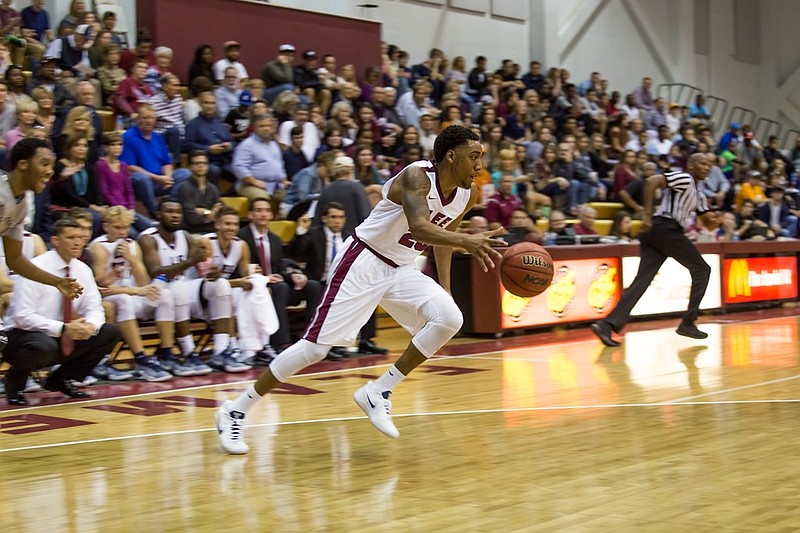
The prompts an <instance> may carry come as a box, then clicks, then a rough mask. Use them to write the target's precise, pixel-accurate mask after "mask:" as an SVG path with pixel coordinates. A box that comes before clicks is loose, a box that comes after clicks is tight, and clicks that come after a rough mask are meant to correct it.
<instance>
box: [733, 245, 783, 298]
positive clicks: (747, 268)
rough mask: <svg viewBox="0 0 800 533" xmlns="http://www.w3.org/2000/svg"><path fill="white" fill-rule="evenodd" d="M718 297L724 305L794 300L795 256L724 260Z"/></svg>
mask: <svg viewBox="0 0 800 533" xmlns="http://www.w3.org/2000/svg"><path fill="white" fill-rule="evenodd" d="M722 297H723V302H724V303H726V304H738V303H744V302H765V301H769V300H786V299H790V298H797V257H796V256H779V257H741V258H736V259H725V260H724V261H723V266H722Z"/></svg>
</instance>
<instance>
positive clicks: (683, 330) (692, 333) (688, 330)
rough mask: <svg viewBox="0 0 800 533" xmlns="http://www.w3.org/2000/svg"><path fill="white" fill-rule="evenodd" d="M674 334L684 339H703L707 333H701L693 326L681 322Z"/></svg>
mask: <svg viewBox="0 0 800 533" xmlns="http://www.w3.org/2000/svg"><path fill="white" fill-rule="evenodd" d="M675 332H676V333H677V334H678V335H683V336H684V337H691V338H693V339H705V338H707V337H708V333H706V332H705V331H701V330H700V329H698V328H697V326H695V325H694V324H687V323H685V322H681V325H680V326H678V329H676V330H675Z"/></svg>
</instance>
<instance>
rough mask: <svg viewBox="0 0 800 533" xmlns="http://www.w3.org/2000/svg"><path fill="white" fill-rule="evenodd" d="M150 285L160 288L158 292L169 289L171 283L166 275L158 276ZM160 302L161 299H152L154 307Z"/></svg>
mask: <svg viewBox="0 0 800 533" xmlns="http://www.w3.org/2000/svg"><path fill="white" fill-rule="evenodd" d="M150 284H151V285H153V286H154V287H158V290H160V291H163V290H164V289H166V288H167V285H169V282H168V281H167V276H165V275H164V274H159V275H158V276H156V277H154V278H153V281H152V282H151V283H150ZM159 300H160V298H159V299H156V300H153V299H152V298H151V299H150V303H151V304H153V305H158V302H159Z"/></svg>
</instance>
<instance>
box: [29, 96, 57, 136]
mask: <svg viewBox="0 0 800 533" xmlns="http://www.w3.org/2000/svg"><path fill="white" fill-rule="evenodd" d="M31 96H32V97H33V101H34V102H35V103H36V123H37V124H39V125H40V126H42V127H44V129H45V132H47V136H48V137H50V134H51V133H52V131H53V123H54V122H55V121H56V112H55V109H56V108H55V102H54V100H53V98H54V96H53V91H51V90H50V89H48V88H47V87H44V86H39V87H36V88H35V89H34V90H32V91H31Z"/></svg>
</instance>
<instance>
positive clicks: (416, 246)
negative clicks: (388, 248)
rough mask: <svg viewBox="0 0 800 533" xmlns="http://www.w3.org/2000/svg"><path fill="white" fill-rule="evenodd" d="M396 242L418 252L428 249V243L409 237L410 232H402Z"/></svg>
mask: <svg viewBox="0 0 800 533" xmlns="http://www.w3.org/2000/svg"><path fill="white" fill-rule="evenodd" d="M397 243H398V244H401V245H403V246H405V247H406V248H411V249H413V250H416V251H418V252H424V251H425V250H427V249H428V245H427V244H425V243H424V242H419V241H415V240H414V239H413V238H412V237H411V232H408V233H404V234H403V236H402V237H400V240H399V241H397Z"/></svg>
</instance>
